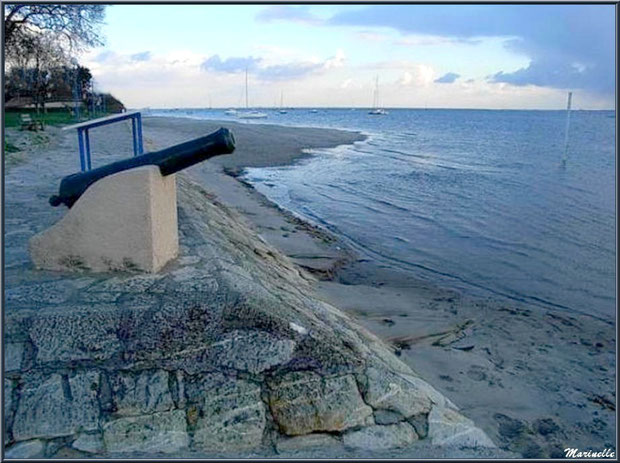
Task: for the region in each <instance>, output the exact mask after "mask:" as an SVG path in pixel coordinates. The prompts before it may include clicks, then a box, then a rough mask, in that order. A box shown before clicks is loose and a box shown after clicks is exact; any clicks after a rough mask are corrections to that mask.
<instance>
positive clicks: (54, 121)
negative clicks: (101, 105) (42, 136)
mask: <svg viewBox="0 0 620 463" xmlns="http://www.w3.org/2000/svg"><path fill="white" fill-rule="evenodd" d="M24 113H29V114H30V117H32V119H33V120H37V121H39V120H40V121H43V124H44V125H67V124H75V123H77V122H78V121H76V120H75V117H73V115H71V114H70V113H69V112H68V111H66V110H60V111H58V110H49V111H48V112H47V113H42V114H39V115H37V112H36V111H35V110H32V109H24V110H19V111H5V113H4V126H5V127H20V126H21V119H20V117H19V115H20V114H24ZM107 115H108V114H101V113H98V114H97V116H96V117H103V116H107ZM89 119H95V117H88V116H86V117H81V118H80V122H82V121H87V120H89Z"/></svg>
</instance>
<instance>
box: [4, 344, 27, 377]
mask: <svg viewBox="0 0 620 463" xmlns="http://www.w3.org/2000/svg"><path fill="white" fill-rule="evenodd" d="M23 357H24V344H23V343H21V342H7V343H6V344H5V345H4V371H5V372H6V373H9V372H11V371H19V370H21V367H22V358H23Z"/></svg>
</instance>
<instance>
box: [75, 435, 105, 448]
mask: <svg viewBox="0 0 620 463" xmlns="http://www.w3.org/2000/svg"><path fill="white" fill-rule="evenodd" d="M71 446H72V447H73V448H74V449H77V450H80V451H81V452H88V453H101V452H103V436H102V435H101V434H99V433H97V434H84V433H80V435H79V436H78V438H77V439H76V440H74V441H73V443H72V444H71Z"/></svg>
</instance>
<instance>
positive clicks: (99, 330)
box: [28, 305, 121, 363]
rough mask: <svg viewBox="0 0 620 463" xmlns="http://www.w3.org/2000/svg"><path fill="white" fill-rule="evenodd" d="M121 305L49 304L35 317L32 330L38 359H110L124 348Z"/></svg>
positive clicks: (45, 360)
mask: <svg viewBox="0 0 620 463" xmlns="http://www.w3.org/2000/svg"><path fill="white" fill-rule="evenodd" d="M117 330H118V316H117V309H116V307H114V306H112V305H94V306H77V307H72V308H71V309H70V310H67V309H66V308H64V307H62V308H56V307H54V308H46V309H44V310H41V311H39V312H38V313H37V314H36V316H34V317H33V319H32V323H31V325H30V329H29V332H28V334H29V335H30V339H31V340H32V342H33V344H34V345H35V347H36V349H37V355H36V361H37V362H38V363H45V362H53V361H70V360H87V359H92V360H106V359H108V358H110V357H112V356H113V355H114V353H115V352H116V351H118V350H119V349H120V348H121V344H120V342H119V340H118V337H117V334H116V333H117Z"/></svg>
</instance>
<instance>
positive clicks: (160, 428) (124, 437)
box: [103, 410, 189, 453]
mask: <svg viewBox="0 0 620 463" xmlns="http://www.w3.org/2000/svg"><path fill="white" fill-rule="evenodd" d="M103 442H104V445H105V449H106V450H107V451H108V452H119V453H126V452H164V453H174V452H177V451H178V450H181V449H183V448H186V447H187V446H188V445H189V436H188V435H187V423H186V421H185V412H184V411H183V410H173V411H171V412H160V413H153V414H152V415H144V416H131V417H126V418H119V419H118V420H114V421H110V422H109V423H106V424H105V425H104V427H103Z"/></svg>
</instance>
